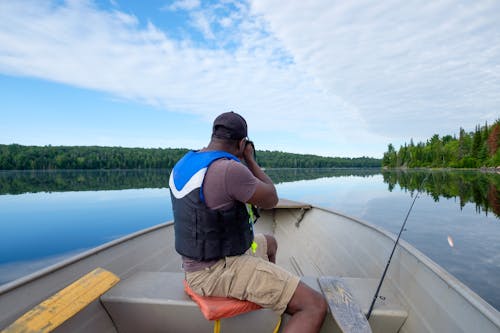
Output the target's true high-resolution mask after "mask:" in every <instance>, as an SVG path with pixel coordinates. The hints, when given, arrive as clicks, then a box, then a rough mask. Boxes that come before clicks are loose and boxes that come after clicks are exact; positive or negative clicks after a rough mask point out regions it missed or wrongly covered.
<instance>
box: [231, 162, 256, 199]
mask: <svg viewBox="0 0 500 333" xmlns="http://www.w3.org/2000/svg"><path fill="white" fill-rule="evenodd" d="M257 181H258V179H257V178H256V177H255V176H254V175H253V174H252V172H251V171H250V170H249V169H248V168H247V167H246V166H245V165H243V164H241V163H239V162H236V161H229V165H228V166H227V169H226V175H225V182H226V189H227V193H228V194H229V196H230V197H231V198H233V199H234V200H238V201H241V202H247V201H248V200H249V199H250V198H251V197H252V196H253V194H254V193H255V190H256V188H257Z"/></svg>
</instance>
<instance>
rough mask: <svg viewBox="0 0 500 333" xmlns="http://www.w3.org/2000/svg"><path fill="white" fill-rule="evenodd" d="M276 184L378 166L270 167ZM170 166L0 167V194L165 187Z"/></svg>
mask: <svg viewBox="0 0 500 333" xmlns="http://www.w3.org/2000/svg"><path fill="white" fill-rule="evenodd" d="M266 172H267V173H268V174H269V176H270V177H271V178H272V180H273V181H274V182H275V183H276V184H280V183H286V182H293V181H299V180H311V179H319V178H329V177H345V176H362V177H365V176H371V175H376V174H379V173H380V169H269V170H267V171H266ZM169 175H170V170H161V169H147V170H66V171H0V195H2V194H23V193H37V192H67V191H109V190H126V189H138V188H167V187H168V177H169Z"/></svg>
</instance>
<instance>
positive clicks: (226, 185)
mask: <svg viewBox="0 0 500 333" xmlns="http://www.w3.org/2000/svg"><path fill="white" fill-rule="evenodd" d="M257 182H258V179H257V178H256V177H255V176H254V175H253V174H252V172H251V171H250V170H249V169H248V168H247V167H246V166H245V165H244V164H242V163H239V162H236V161H234V160H227V159H220V160H217V161H215V162H213V163H212V164H211V165H210V167H209V168H208V170H207V173H206V175H205V180H204V182H203V195H204V196H205V203H206V204H207V206H208V207H209V208H211V209H229V208H231V207H232V206H233V205H234V203H235V201H241V202H247V201H248V200H249V199H250V198H251V197H252V195H253V194H254V193H255V189H256V188H257ZM216 262H217V260H213V261H197V260H193V259H190V258H186V257H182V267H183V268H184V270H185V271H186V272H194V271H198V270H201V269H204V268H205V267H210V266H211V265H213V264H214V263H216Z"/></svg>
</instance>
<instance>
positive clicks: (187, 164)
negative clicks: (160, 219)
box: [169, 151, 253, 261]
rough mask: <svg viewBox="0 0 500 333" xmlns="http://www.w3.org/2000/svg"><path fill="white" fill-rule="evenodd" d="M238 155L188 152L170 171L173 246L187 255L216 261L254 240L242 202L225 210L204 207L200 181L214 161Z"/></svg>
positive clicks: (248, 217) (238, 251) (242, 251)
mask: <svg viewBox="0 0 500 333" xmlns="http://www.w3.org/2000/svg"><path fill="white" fill-rule="evenodd" d="M221 158H226V159H232V160H235V161H238V162H239V160H238V158H237V157H235V156H234V155H232V154H229V153H227V152H224V151H207V152H195V151H191V152H188V153H187V154H186V155H185V156H184V157H183V158H182V159H181V160H179V162H177V164H176V165H175V166H174V169H173V170H172V173H171V174H170V181H169V187H170V197H171V198H172V209H173V211H174V229H175V249H176V251H177V252H178V253H179V254H181V255H183V256H186V257H188V258H192V259H195V260H199V261H207V260H215V259H220V258H224V257H226V256H235V255H240V254H243V253H245V251H247V250H248V248H250V246H251V245H252V242H253V221H252V220H251V219H250V215H249V213H248V211H247V207H246V206H245V204H244V203H242V202H236V203H235V205H234V206H233V207H232V208H230V209H228V210H213V209H210V208H208V207H207V205H206V203H205V199H204V197H203V180H204V178H205V174H206V172H207V169H208V167H209V166H210V165H211V164H212V163H213V162H214V161H216V160H218V159H221Z"/></svg>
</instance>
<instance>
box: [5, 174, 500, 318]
mask: <svg viewBox="0 0 500 333" xmlns="http://www.w3.org/2000/svg"><path fill="white" fill-rule="evenodd" d="M268 174H269V175H270V176H271V177H272V178H273V180H274V181H275V182H276V183H277V189H278V193H279V195H280V197H284V198H288V199H292V200H297V201H305V202H309V203H312V204H314V205H318V206H321V207H325V208H330V209H333V210H336V211H340V212H343V213H346V214H347V215H350V216H353V217H357V218H359V219H361V220H363V221H366V222H368V223H371V224H375V225H378V226H381V227H383V228H384V229H386V230H388V231H390V232H392V233H397V232H399V228H400V227H401V224H402V222H403V220H404V217H405V216H406V213H407V211H408V208H409V207H410V204H411V201H412V199H413V196H414V195H415V194H416V192H417V189H419V188H422V186H421V185H422V181H423V180H424V179H425V178H426V173H424V172H409V173H408V172H407V173H398V172H383V173H382V172H380V171H379V170H268ZM166 184H168V171H161V170H152V171H151V170H149V171H80V172H77V171H67V172H0V284H1V283H5V282H8V281H11V280H14V279H16V278H18V277H20V276H23V275H25V274H28V273H30V272H33V271H36V270H38V269H40V268H43V267H46V266H48V265H51V264H53V263H55V262H57V261H60V260H62V259H64V258H66V257H68V256H71V255H74V254H76V253H78V252H81V251H84V250H87V249H89V248H92V247H95V246H97V245H100V244H103V243H106V242H108V241H111V240H113V239H116V238H118V237H121V236H123V235H126V234H129V233H132V232H134V231H137V230H141V229H143V228H146V227H149V226H153V225H156V224H159V223H162V222H165V221H168V220H171V219H172V211H171V205H170V198H169V193H168V189H167V188H166ZM499 216H500V175H498V174H484V173H480V172H432V173H431V175H430V176H429V177H428V178H427V179H426V182H425V183H424V185H423V193H421V194H420V195H419V198H418V199H417V201H416V203H415V206H414V208H413V211H412V213H411V215H410V217H409V219H408V222H407V226H406V231H405V232H404V233H403V235H402V238H403V239H405V240H406V241H408V242H409V243H411V244H412V245H413V246H415V247H416V248H417V249H419V250H420V251H421V252H423V253H424V254H425V255H427V256H428V257H430V258H431V259H432V260H434V261H436V262H437V263H438V264H439V265H441V266H442V267H443V268H445V269H446V270H447V271H449V272H450V273H451V274H453V275H454V276H455V277H457V278H458V279H459V280H461V281H462V282H463V283H465V284H466V285H467V286H469V287H470V288H471V289H472V290H474V291H475V292H476V293H478V294H479V295H480V296H481V297H483V298H484V299H485V300H487V301H488V302H489V303H490V304H492V305H493V306H494V307H496V308H497V309H500V288H499V287H500V218H499ZM387 255H389V253H388V254H387Z"/></svg>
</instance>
